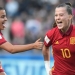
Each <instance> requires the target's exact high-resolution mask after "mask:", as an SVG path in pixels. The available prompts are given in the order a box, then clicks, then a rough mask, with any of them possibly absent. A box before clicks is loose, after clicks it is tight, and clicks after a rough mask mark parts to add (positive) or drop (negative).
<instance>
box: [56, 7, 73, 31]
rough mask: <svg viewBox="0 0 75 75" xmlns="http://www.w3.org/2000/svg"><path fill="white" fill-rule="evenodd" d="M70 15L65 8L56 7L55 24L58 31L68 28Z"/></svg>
mask: <svg viewBox="0 0 75 75" xmlns="http://www.w3.org/2000/svg"><path fill="white" fill-rule="evenodd" d="M71 19H72V15H70V14H68V12H67V10H66V8H65V7H57V8H56V9H55V22H56V24H57V27H58V29H61V30H65V29H67V28H68V27H69V23H70V22H71Z"/></svg>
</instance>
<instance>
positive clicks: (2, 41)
mask: <svg viewBox="0 0 75 75" xmlns="http://www.w3.org/2000/svg"><path fill="white" fill-rule="evenodd" d="M5 42H6V40H5V39H4V37H3V35H2V34H1V33H0V45H1V44H3V43H5Z"/></svg>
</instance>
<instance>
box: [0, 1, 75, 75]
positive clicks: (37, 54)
mask: <svg viewBox="0 0 75 75" xmlns="http://www.w3.org/2000/svg"><path fill="white" fill-rule="evenodd" d="M64 2H70V3H71V4H72V6H73V15H74V18H73V24H75V0H0V6H2V7H4V8H5V9H6V12H7V17H8V21H7V22H6V29H5V30H4V31H2V32H3V35H4V37H5V39H6V40H7V41H9V42H11V43H12V44H28V43H32V42H35V40H37V39H38V38H40V37H41V41H43V39H44V36H45V33H46V32H47V31H48V30H49V29H51V28H52V25H53V22H54V9H55V7H56V6H57V5H58V4H60V3H64ZM51 50H52V48H50V51H51ZM50 58H51V59H50V61H51V63H50V67H52V66H53V57H52V53H50ZM0 60H1V62H2V66H3V68H4V70H5V72H6V73H7V75H46V71H45V67H44V58H43V55H42V51H41V50H31V51H27V52H21V53H17V54H10V53H8V52H6V51H4V50H2V49H1V50H0Z"/></svg>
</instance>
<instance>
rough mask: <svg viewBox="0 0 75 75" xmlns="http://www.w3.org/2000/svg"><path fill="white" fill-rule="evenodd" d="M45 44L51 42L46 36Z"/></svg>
mask: <svg viewBox="0 0 75 75" xmlns="http://www.w3.org/2000/svg"><path fill="white" fill-rule="evenodd" d="M45 42H46V43H47V44H48V43H49V42H50V39H49V38H48V37H47V35H46V36H45Z"/></svg>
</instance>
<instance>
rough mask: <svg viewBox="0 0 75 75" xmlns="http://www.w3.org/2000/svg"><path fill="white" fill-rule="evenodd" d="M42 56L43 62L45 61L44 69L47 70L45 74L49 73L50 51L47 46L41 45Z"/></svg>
mask: <svg viewBox="0 0 75 75" xmlns="http://www.w3.org/2000/svg"><path fill="white" fill-rule="evenodd" d="M43 56H44V62H45V69H46V72H47V75H49V71H50V52H49V48H47V47H45V46H44V47H43Z"/></svg>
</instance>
